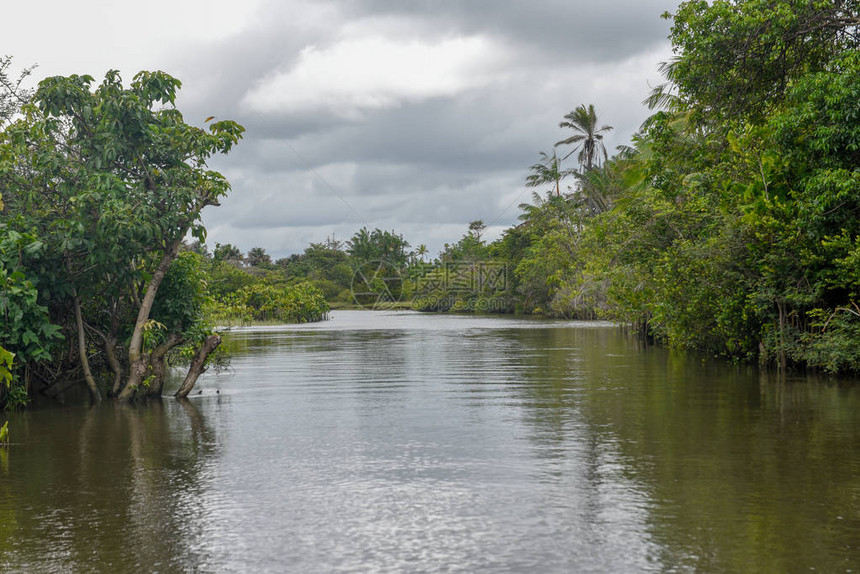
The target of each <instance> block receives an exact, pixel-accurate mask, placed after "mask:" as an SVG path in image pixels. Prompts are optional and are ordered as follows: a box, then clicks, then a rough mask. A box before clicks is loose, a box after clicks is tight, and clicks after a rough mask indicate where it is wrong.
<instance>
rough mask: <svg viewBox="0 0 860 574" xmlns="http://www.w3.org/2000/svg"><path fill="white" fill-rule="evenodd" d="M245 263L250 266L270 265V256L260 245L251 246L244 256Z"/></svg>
mask: <svg viewBox="0 0 860 574" xmlns="http://www.w3.org/2000/svg"><path fill="white" fill-rule="evenodd" d="M245 263H247V264H248V265H250V266H251V267H267V266H271V264H272V258H271V257H270V256H269V254H268V253H266V250H265V249H263V248H262V247H253V248H252V249H251V250H250V251H248V256H247V257H245Z"/></svg>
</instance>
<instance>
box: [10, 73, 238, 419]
mask: <svg viewBox="0 0 860 574" xmlns="http://www.w3.org/2000/svg"><path fill="white" fill-rule="evenodd" d="M3 86H5V89H6V91H5V92H3V94H2V96H3V100H4V108H3V109H5V110H8V109H11V108H10V105H8V104H10V102H11V103H14V104H16V105H15V106H14V109H15V110H16V111H15V113H13V114H9V113H7V114H6V115H5V116H4V118H3V119H4V125H3V130H2V132H0V189H2V194H3V201H4V207H5V209H4V211H3V212H2V213H0V230H2V235H0V278H2V296H0V308H2V312H3V314H4V321H3V322H2V332H0V344H2V345H3V346H4V347H5V348H6V349H7V350H8V351H10V352H12V353H14V355H15V361H14V363H13V364H12V375H13V383H12V384H11V385H10V387H9V388H8V389H7V391H6V392H5V393H3V397H2V398H3V401H4V402H7V403H9V402H10V401H12V402H19V403H20V402H24V401H25V400H26V397H27V396H28V395H29V394H32V393H36V392H39V393H44V394H51V393H56V392H60V390H62V388H64V387H65V386H67V385H68V383H69V382H70V381H71V382H74V381H75V380H83V381H85V383H86V386H87V387H88V388H89V391H90V394H91V395H92V398H93V400H95V401H98V400H101V398H102V396H103V395H104V394H105V391H107V393H108V394H111V395H114V396H117V397H119V398H120V399H122V400H131V399H133V398H135V397H136V396H141V395H158V394H160V393H161V383H162V382H163V378H164V373H165V369H164V362H165V359H166V357H167V355H168V353H170V352H171V351H172V350H174V349H177V348H180V347H182V346H190V347H192V348H194V347H199V346H202V345H203V342H204V341H206V340H209V341H210V343H211V342H212V341H214V340H215V338H217V335H215V334H214V333H212V331H211V328H209V327H207V326H206V325H205V323H204V322H202V320H201V312H202V306H201V301H202V299H203V298H204V295H205V288H204V284H205V281H204V278H203V277H202V276H201V275H200V272H199V269H198V267H199V262H197V261H194V260H192V259H191V258H189V257H179V248H180V246H181V245H182V242H183V240H184V238H185V236H186V235H187V234H189V233H190V234H192V235H195V236H198V237H202V236H203V234H204V232H205V230H204V229H203V227H202V225H201V223H200V212H201V210H202V209H203V208H204V207H205V206H207V205H217V204H218V200H219V198H220V197H221V196H223V195H224V194H225V193H226V192H227V191H228V189H229V184H228V182H227V181H226V180H225V179H224V178H223V177H222V176H221V175H220V174H218V173H217V172H215V171H212V170H209V169H207V168H206V161H207V159H208V158H209V157H211V156H212V155H213V154H216V153H227V152H228V151H229V150H230V149H231V148H232V146H233V145H234V144H235V143H236V142H237V141H238V140H239V138H240V137H241V134H242V131H243V129H242V128H241V126H239V125H237V124H235V123H234V122H231V121H220V122H215V123H212V124H210V125H209V129H208V130H204V129H201V128H197V127H193V126H191V125H189V124H186V123H185V122H184V120H183V118H182V115H181V114H180V113H179V111H178V110H177V109H176V108H175V107H174V105H173V104H174V101H175V98H176V92H177V90H178V89H179V87H180V83H179V81H178V80H176V79H174V78H172V77H170V76H168V75H167V74H164V73H161V72H141V73H140V74H138V75H136V76H135V78H134V80H133V81H132V82H131V83H130V85H129V86H128V87H126V86H125V85H124V84H123V83H122V80H121V78H120V76H119V74H118V73H117V72H115V71H111V72H109V73H108V74H107V76H106V77H105V79H104V81H103V82H102V83H101V84H98V85H97V86H94V80H93V78H92V77H89V76H69V77H51V78H46V79H45V80H43V81H42V82H40V83H39V86H38V89H37V90H36V91H35V92H34V93H32V94H26V93H23V92H20V91H16V88H15V85H14V84H10V83H9V82H4V83H3ZM210 346H211V345H210ZM215 346H217V345H215ZM204 363H205V361H204ZM202 368H203V364H202V363H201V365H199V369H202ZM199 369H198V370H199Z"/></svg>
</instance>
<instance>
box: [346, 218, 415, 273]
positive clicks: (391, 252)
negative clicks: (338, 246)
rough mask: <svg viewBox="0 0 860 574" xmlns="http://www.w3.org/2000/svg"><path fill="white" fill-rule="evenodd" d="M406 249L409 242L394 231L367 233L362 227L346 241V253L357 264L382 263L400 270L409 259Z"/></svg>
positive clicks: (377, 230)
mask: <svg viewBox="0 0 860 574" xmlns="http://www.w3.org/2000/svg"><path fill="white" fill-rule="evenodd" d="M408 249H409V242H407V241H406V240H405V239H404V238H403V236H402V235H399V234H398V233H395V232H394V231H382V230H381V229H374V230H373V231H368V230H367V228H366V227H362V228H361V229H359V230H358V231H357V232H356V233H355V234H354V235H353V236H352V239H350V240H349V241H347V249H346V252H347V253H348V254H349V256H350V257H351V258H352V259H353V260H354V261H355V262H357V263H358V264H362V263H365V262H369V261H383V262H385V263H387V264H389V265H393V266H394V267H395V268H402V267H404V266H405V265H406V262H407V261H408V259H409V252H408V251H407V250H408Z"/></svg>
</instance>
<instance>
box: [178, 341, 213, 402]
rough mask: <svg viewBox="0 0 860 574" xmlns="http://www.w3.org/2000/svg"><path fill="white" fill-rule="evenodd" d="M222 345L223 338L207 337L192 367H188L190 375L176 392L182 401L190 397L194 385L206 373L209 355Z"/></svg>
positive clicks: (186, 376) (192, 362)
mask: <svg viewBox="0 0 860 574" xmlns="http://www.w3.org/2000/svg"><path fill="white" fill-rule="evenodd" d="M220 344H221V337H219V336H218V335H209V336H208V337H206V340H205V341H204V342H203V344H202V345H201V346H200V348H199V349H198V350H197V354H196V355H194V360H193V361H191V366H190V367H188V374H187V375H185V380H184V381H182V386H181V387H179V390H178V391H176V394H175V395H174V396H175V397H177V398H180V399H181V398H185V397H187V396H188V393H190V392H191V389H193V388H194V383H196V382H197V379H198V377H200V375H202V374H203V373H204V372H206V368H207V367H206V359H207V358H208V357H209V354H210V353H212V351H214V350H215V349H216V348H218V345H220Z"/></svg>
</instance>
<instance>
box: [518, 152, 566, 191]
mask: <svg viewBox="0 0 860 574" xmlns="http://www.w3.org/2000/svg"><path fill="white" fill-rule="evenodd" d="M540 156H541V160H540V161H539V162H538V163H536V164H534V165H533V166H531V167H530V168H529V171H530V172H532V173H531V175H530V176H528V177H527V178H526V187H538V186H541V185H543V184H545V183H552V184H554V185H555V194H556V195H561V185H560V182H561V179H562V178H563V177H564V176H565V175H568V174H567V173H565V172H562V171H561V170H560V169H559V161H558V156H556V155H555V151H553V152H552V156H548V155H547V154H545V153H544V152H540Z"/></svg>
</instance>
